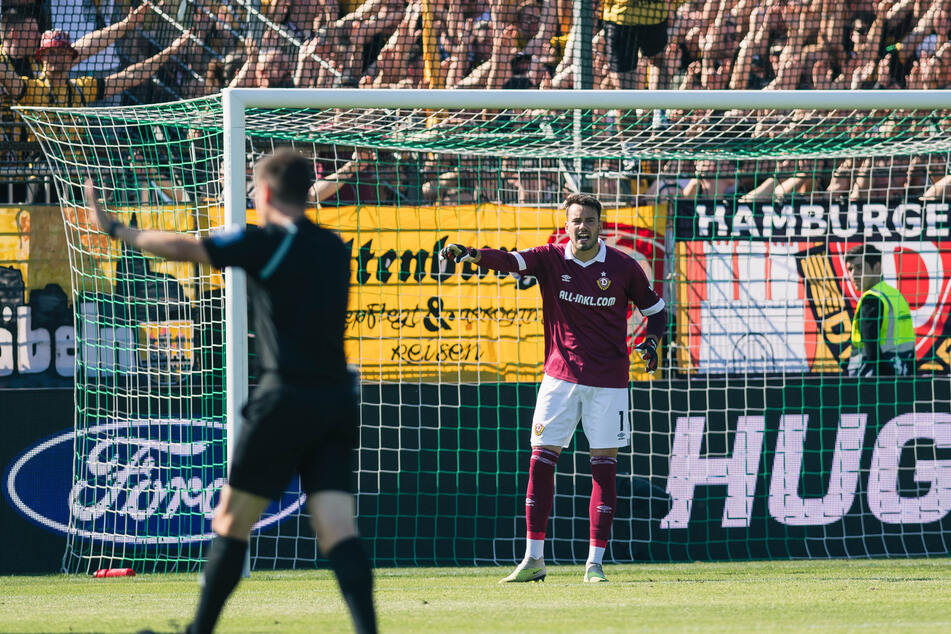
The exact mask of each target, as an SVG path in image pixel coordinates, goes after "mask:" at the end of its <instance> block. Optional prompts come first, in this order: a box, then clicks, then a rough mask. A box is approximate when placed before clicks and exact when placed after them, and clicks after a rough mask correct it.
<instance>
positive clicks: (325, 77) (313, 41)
mask: <svg viewBox="0 0 951 634" xmlns="http://www.w3.org/2000/svg"><path fill="white" fill-rule="evenodd" d="M335 34H336V27H334V26H329V27H321V28H320V29H318V30H317V32H316V33H314V36H313V37H312V38H310V39H309V40H307V42H305V43H304V45H303V46H301V47H300V51H299V52H298V55H297V70H296V71H295V72H294V85H295V86H298V87H300V88H333V87H335V86H337V85H340V86H346V87H353V88H355V87H356V80H355V79H354V78H353V77H352V76H350V75H344V74H343V72H342V69H343V66H344V63H345V56H346V52H345V50H343V49H341V48H340V47H335V46H334V44H333V43H334V41H335V40H336V36H335ZM348 84H349V85H348Z"/></svg>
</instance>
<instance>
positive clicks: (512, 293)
mask: <svg viewBox="0 0 951 634" xmlns="http://www.w3.org/2000/svg"><path fill="white" fill-rule="evenodd" d="M116 213H117V215H118V217H119V218H120V219H122V220H123V221H125V222H131V221H133V219H134V222H135V224H136V225H137V226H138V227H140V228H143V229H149V228H155V229H162V230H167V231H193V230H194V229H195V228H196V227H198V228H199V229H200V230H201V231H200V232H201V233H204V232H205V231H204V230H205V229H206V228H207V227H209V226H220V224H221V209H220V208H218V207H205V208H202V209H201V210H200V212H199V213H196V210H194V209H187V208H185V207H175V206H168V207H161V208H152V209H149V208H137V209H131V208H123V209H117V210H116ZM308 215H309V216H310V217H311V218H312V219H314V220H317V221H318V222H320V224H322V225H323V226H325V227H327V228H329V229H331V230H334V231H336V232H338V233H339V234H340V236H341V238H342V239H343V240H344V242H345V243H346V244H347V245H348V247H349V248H350V252H351V268H352V287H351V298H350V310H349V311H348V315H347V321H348V323H347V327H348V330H347V342H346V345H347V354H348V357H349V359H350V360H351V362H352V363H354V364H355V365H358V366H359V368H360V371H361V373H362V375H363V378H364V379H365V380H370V381H377V380H382V381H413V382H420V381H424V382H426V381H432V382H442V381H465V382H475V381H480V382H486V381H492V382H495V381H532V382H534V381H539V380H541V377H542V366H543V364H544V353H545V342H544V332H543V329H542V314H541V296H540V294H539V291H538V288H536V286H537V282H536V281H535V280H534V279H533V278H528V277H524V278H521V279H516V277H513V276H512V275H508V274H505V273H496V272H494V271H485V270H480V269H478V268H474V267H472V266H471V265H469V264H464V265H456V264H455V263H445V262H440V261H439V259H438V252H439V250H440V249H441V248H442V247H443V246H444V245H445V244H447V243H449V242H459V243H462V244H466V245H474V246H479V247H493V248H500V249H506V250H515V249H528V248H531V247H534V246H538V245H542V244H546V243H548V242H567V235H566V234H565V232H564V212H563V211H562V210H561V209H551V208H526V207H510V206H502V205H497V204H491V205H479V206H475V205H469V206H458V207H367V206H363V207H324V208H321V209H319V210H311V211H310V213H309V214H308ZM61 218H62V219H61ZM31 220H32V221H33V222H31ZM63 220H65V222H63ZM255 220H256V215H255V214H254V210H248V221H249V222H250V223H254V222H255ZM602 224H603V231H602V237H603V238H604V239H605V241H606V242H607V243H608V244H610V245H612V246H616V247H618V248H620V249H622V250H624V251H625V252H627V253H628V254H629V255H630V256H631V257H632V258H635V259H637V260H638V261H639V262H640V264H641V265H642V266H643V267H644V269H645V271H646V272H647V274H648V278H649V279H651V280H653V281H654V284H655V288H656V290H657V291H658V292H659V293H661V292H662V291H663V288H662V281H663V279H664V271H663V266H664V229H665V227H666V224H667V209H666V207H665V206H663V205H661V206H648V207H637V208H621V209H606V210H605V212H604V216H603V218H602ZM64 227H65V235H64ZM67 236H68V237H69V239H68V240H67V239H66V237H67ZM67 242H68V247H67ZM67 253H70V254H71V258H72V261H73V264H74V268H75V269H76V272H74V275H73V276H72V281H73V283H74V284H79V288H77V289H76V290H77V292H78V293H79V294H81V295H89V294H94V295H95V296H97V297H101V298H104V297H109V296H110V295H111V294H112V293H113V292H117V291H116V285H115V282H116V280H117V278H120V277H121V278H122V279H126V278H127V277H128V276H130V275H134V276H136V279H141V280H145V281H148V280H154V281H155V283H157V284H166V285H167V282H163V280H166V281H169V282H170V281H172V280H174V281H177V283H178V284H177V285H175V284H171V285H169V288H171V286H177V287H179V288H180V289H181V296H182V297H183V298H185V299H186V300H187V301H195V300H197V299H198V297H199V295H203V294H205V293H206V292H208V291H209V290H211V289H213V288H215V287H217V286H219V285H220V284H221V276H220V274H219V273H218V272H214V271H210V270H208V269H206V268H204V267H195V266H194V265H190V264H181V263H169V262H164V261H162V260H160V259H156V258H153V257H151V256H144V257H143V256H142V255H141V254H137V253H132V252H131V251H130V250H129V249H128V248H127V247H122V245H121V244H120V243H119V242H117V241H113V240H109V238H108V237H107V236H105V235H103V234H102V233H101V232H99V231H98V230H97V228H96V227H95V226H94V223H93V221H92V218H91V217H90V216H89V213H88V211H87V210H86V209H83V208H67V209H66V210H65V213H64V214H63V215H62V216H60V212H59V210H58V209H57V208H54V207H49V208H35V207H34V208H30V209H25V210H13V209H10V210H6V211H3V210H0V258H2V259H3V260H4V261H3V262H2V263H0V267H6V268H9V269H11V270H10V271H9V273H10V275H8V276H7V277H9V278H10V280H8V281H9V284H10V285H18V286H16V288H14V287H13V286H11V287H10V289H9V291H10V292H11V293H14V294H16V295H17V297H18V299H17V300H16V304H18V305H19V304H21V303H25V301H26V299H27V297H26V295H27V293H28V292H34V291H35V290H36V289H38V288H42V286H43V285H44V284H47V283H52V284H55V285H58V286H60V287H62V288H63V290H64V291H65V293H66V296H68V295H69V294H70V293H69V281H70V274H69V261H68V259H67V257H66V256H67ZM312 273H313V274H314V275H320V271H319V270H315V271H313V272H312ZM4 279H6V278H4ZM3 284H7V282H3ZM162 288H165V286H163V287H162ZM128 291H129V289H128V288H127V289H126V292H128ZM629 322H630V329H629V335H630V337H629V338H630V342H633V341H634V339H635V338H636V337H637V336H638V331H639V328H640V327H641V322H642V319H641V316H640V315H639V314H638V313H637V311H636V310H634V309H632V310H631V314H630V319H629ZM191 327H192V325H190V324H179V323H178V322H175V321H169V322H167V323H166V322H162V323H156V324H145V325H143V326H142V328H143V329H142V330H141V331H140V332H139V338H140V339H142V340H143V341H145V342H146V343H144V344H143V350H146V351H148V352H150V353H151V351H152V349H153V348H154V350H155V351H156V354H157V355H158V356H157V357H156V359H158V361H156V360H155V359H151V357H150V358H149V359H144V358H143V360H142V362H143V363H145V362H146V361H149V363H150V364H151V365H150V367H151V366H152V365H154V366H155V367H159V366H162V367H163V368H164V367H165V366H164V365H162V363H165V361H162V359H165V358H166V357H168V359H172V358H173V357H174V358H175V359H179V361H180V362H181V363H186V364H190V362H191V359H190V357H191V354H192V352H191V350H190V348H189V347H188V345H185V344H181V345H179V344H175V345H173V344H174V342H176V341H178V340H179V339H183V337H184V339H186V340H187V339H188V338H189V332H190V331H189V328H191ZM149 328H151V330H149ZM153 331H154V332H153ZM166 340H168V342H171V343H167V344H164V343H162V342H165V341H166ZM148 342H155V343H154V345H153V344H152V343H148ZM630 342H629V343H630ZM159 344H162V345H165V346H166V347H168V348H169V351H168V353H167V354H165V353H162V354H159V353H160V352H162V350H160V349H159V348H160V346H159ZM163 350H164V349H163ZM153 361H154V363H153ZM159 361H161V363H159ZM179 361H176V363H178V362H179ZM641 366H642V364H641V363H640V362H639V361H638V362H637V363H635V364H633V367H632V375H631V376H632V379H636V380H641V379H645V378H647V377H646V375H643V374H640V373H637V372H636V371H635V370H637V369H639V368H640V367H641ZM169 367H171V366H169Z"/></svg>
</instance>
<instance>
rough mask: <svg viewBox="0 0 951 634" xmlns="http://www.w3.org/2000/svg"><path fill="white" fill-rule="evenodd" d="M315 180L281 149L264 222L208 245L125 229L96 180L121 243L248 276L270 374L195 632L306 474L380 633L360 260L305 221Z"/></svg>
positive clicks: (263, 178) (252, 404)
mask: <svg viewBox="0 0 951 634" xmlns="http://www.w3.org/2000/svg"><path fill="white" fill-rule="evenodd" d="M313 184H314V171H313V167H312V164H311V162H310V161H309V160H307V159H305V158H304V157H303V156H301V155H300V154H299V153H298V152H296V151H295V150H292V149H290V148H284V149H279V150H276V151H275V152H274V153H273V154H271V155H270V156H267V157H265V158H263V159H261V160H260V161H259V162H258V163H257V165H256V166H255V170H254V203H255V208H256V209H257V213H258V219H259V222H260V223H261V226H260V227H255V226H248V227H235V228H231V229H228V230H225V231H223V232H220V233H216V234H214V235H212V236H210V237H208V238H204V239H199V238H196V237H193V236H189V235H184V234H179V233H174V232H165V231H140V230H138V229H135V228H131V227H128V226H126V225H124V224H122V223H121V222H119V221H117V220H116V219H115V217H114V216H113V215H112V214H111V213H109V212H107V211H106V210H105V209H103V207H102V206H101V205H100V204H99V202H98V200H97V197H96V190H95V187H94V186H93V184H92V181H91V180H89V181H87V182H86V199H87V204H88V206H89V207H90V208H91V209H93V210H94V212H95V215H96V219H97V222H98V223H99V226H100V227H101V228H102V230H103V231H105V232H107V233H108V234H109V235H110V236H111V237H112V238H115V239H118V240H121V241H123V242H125V243H127V244H129V245H131V246H132V247H134V248H136V249H139V250H141V251H147V252H149V253H153V254H155V255H157V256H159V257H163V258H166V259H168V260H173V261H179V262H197V263H201V264H211V265H212V266H214V267H216V268H224V267H228V266H237V267H241V268H242V269H244V270H245V271H246V272H247V274H248V279H249V284H248V285H249V293H250V298H251V302H252V305H253V308H254V326H255V333H256V337H257V346H258V353H259V356H260V364H261V369H262V376H261V379H260V381H259V383H258V386H257V388H256V389H255V390H254V393H253V394H252V396H251V398H250V400H249V402H248V403H247V404H246V405H245V407H244V409H243V410H242V413H243V414H244V419H245V422H244V425H243V426H242V428H241V432H240V433H239V436H238V439H237V442H236V444H235V449H234V456H233V459H232V462H231V473H230V475H229V478H228V483H227V484H225V485H224V487H223V488H222V490H221V501H220V502H219V504H218V507H217V509H215V516H214V519H213V520H212V523H211V527H212V530H214V532H215V534H216V537H215V539H214V540H213V541H212V543H211V546H210V547H209V549H208V559H207V561H206V562H205V567H204V570H203V575H204V581H203V585H202V589H201V598H200V600H199V603H198V609H197V611H196V613H195V618H194V620H193V621H192V623H191V624H190V625H189V626H188V628H187V630H186V631H187V632H189V633H191V634H198V633H204V632H211V631H212V630H213V629H214V626H215V622H216V621H217V620H218V615H219V614H220V613H221V610H222V608H223V607H224V604H225V601H226V600H227V599H228V596H229V595H230V594H231V592H232V591H233V590H234V588H235V586H237V584H238V581H239V580H240V578H241V572H242V569H243V567H244V559H245V553H246V552H247V548H248V540H249V537H250V534H251V528H252V526H253V525H254V523H255V522H256V521H257V519H258V518H259V517H260V515H261V513H262V512H263V511H264V509H265V508H266V507H267V505H268V503H269V502H270V501H271V500H276V499H278V498H279V497H280V496H281V494H282V493H283V491H284V489H285V487H286V486H287V484H288V482H289V481H290V480H291V478H292V477H293V476H294V474H299V475H300V480H301V487H302V488H303V491H304V492H305V493H306V494H307V509H308V510H309V511H310V517H311V523H312V526H313V529H314V533H315V534H316V535H317V536H318V538H319V544H318V545H319V547H320V550H321V552H322V553H323V554H324V555H325V556H326V557H327V558H328V559H329V560H330V564H331V566H332V567H333V570H334V574H336V576H337V581H338V583H339V584H340V591H341V593H342V594H343V597H344V599H345V600H346V602H347V605H348V606H349V608H350V613H351V616H352V617H353V623H354V627H355V629H356V631H357V632H359V633H364V632H375V631H376V617H375V614H374V608H373V571H372V568H371V565H370V559H369V557H368V556H367V554H366V551H365V550H364V548H363V546H362V545H361V543H360V539H359V537H358V535H357V526H356V520H355V519H354V515H355V502H354V496H353V494H354V491H353V484H352V482H353V472H354V467H355V456H354V453H355V449H356V447H357V443H358V427H359V409H358V407H359V405H358V398H357V383H356V379H355V377H354V376H353V374H352V373H351V372H350V371H349V370H348V368H347V360H346V357H345V355H344V346H343V336H344V329H345V319H346V313H347V296H348V293H349V286H350V255H349V252H348V251H347V249H346V247H345V246H344V244H343V242H342V241H341V240H340V238H339V237H338V236H337V235H336V234H334V233H332V232H331V231H328V230H326V229H323V228H321V227H318V226H317V225H315V224H314V223H312V222H310V220H308V219H307V217H306V216H305V215H304V210H305V208H306V206H307V198H308V195H309V193H310V190H311V186H312V185H313Z"/></svg>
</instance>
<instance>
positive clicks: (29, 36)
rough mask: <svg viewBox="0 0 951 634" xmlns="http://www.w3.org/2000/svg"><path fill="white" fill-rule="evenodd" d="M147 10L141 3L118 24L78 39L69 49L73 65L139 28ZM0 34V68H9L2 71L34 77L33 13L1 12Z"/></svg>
mask: <svg viewBox="0 0 951 634" xmlns="http://www.w3.org/2000/svg"><path fill="white" fill-rule="evenodd" d="M149 8H150V5H149V3H147V2H143V3H142V4H141V5H140V6H139V7H138V8H136V9H134V10H132V11H130V12H129V14H128V15H127V16H126V17H125V19H123V20H121V21H120V22H116V23H115V24H113V25H110V26H107V27H105V28H103V29H99V30H98V31H93V32H92V33H87V34H86V35H84V36H83V37H81V38H79V39H78V40H77V41H76V43H75V44H73V46H72V48H73V50H74V51H75V53H76V57H75V61H74V63H78V62H80V61H82V60H84V59H86V58H87V57H91V56H93V55H95V54H96V53H98V52H100V51H102V50H103V49H105V48H107V47H108V46H109V45H111V44H112V43H114V42H115V41H116V40H118V39H119V38H121V37H123V36H124V35H126V34H128V33H129V32H130V31H131V30H132V29H134V28H136V27H138V26H139V25H141V24H142V20H143V19H144V18H145V15H146V13H147V12H148V11H149ZM2 35H3V41H2V43H0V62H5V64H0V67H2V68H5V69H9V70H7V71H6V72H13V73H14V74H16V75H17V76H18V77H26V78H28V79H34V78H36V77H38V76H39V73H40V71H41V70H42V69H41V66H40V60H39V59H38V58H37V57H35V54H36V51H38V50H39V48H40V45H41V42H40V31H39V27H38V24H37V21H36V18H35V17H34V16H33V14H31V13H28V12H22V11H20V10H14V11H7V12H4V14H3V26H2Z"/></svg>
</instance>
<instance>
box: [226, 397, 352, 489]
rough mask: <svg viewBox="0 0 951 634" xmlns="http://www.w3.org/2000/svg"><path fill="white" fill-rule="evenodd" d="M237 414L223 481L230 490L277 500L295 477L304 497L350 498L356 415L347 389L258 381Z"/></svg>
mask: <svg viewBox="0 0 951 634" xmlns="http://www.w3.org/2000/svg"><path fill="white" fill-rule="evenodd" d="M241 413H242V414H243V415H244V425H243V426H242V428H241V431H240V433H239V435H238V441H237V443H236V444H235V448H234V457H233V460H232V463H231V474H230V475H229V477H228V484H230V485H231V486H232V487H233V488H235V489H239V490H241V491H246V492H247V493H253V494H254V495H260V496H261V497H266V498H269V499H271V500H277V499H279V498H280V497H281V495H282V494H283V493H284V490H285V489H286V487H287V485H288V483H289V482H290V480H291V478H292V477H293V476H294V474H295V473H296V474H299V475H300V479H301V489H302V490H303V492H304V493H314V492H316V491H346V492H350V493H353V492H354V473H353V472H354V468H355V456H354V453H355V451H354V450H355V449H356V447H357V444H358V440H359V424H360V423H359V420H360V414H359V405H358V401H357V395H356V392H355V387H354V384H353V383H345V384H340V385H332V384H325V385H322V386H320V387H300V386H292V385H287V384H281V383H277V382H267V383H265V382H264V381H262V384H261V385H259V386H258V388H257V389H255V391H254V394H253V395H252V396H251V399H250V400H249V401H248V403H247V405H245V406H244V408H243V409H242V410H241Z"/></svg>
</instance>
